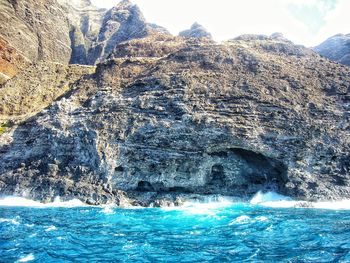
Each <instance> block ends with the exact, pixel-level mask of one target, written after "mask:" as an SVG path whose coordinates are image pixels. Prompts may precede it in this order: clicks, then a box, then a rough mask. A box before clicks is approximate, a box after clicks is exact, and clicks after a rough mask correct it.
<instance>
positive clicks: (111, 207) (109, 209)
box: [102, 204, 115, 215]
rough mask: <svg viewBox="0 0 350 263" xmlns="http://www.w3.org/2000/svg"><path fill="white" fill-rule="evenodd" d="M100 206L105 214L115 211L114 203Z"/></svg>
mask: <svg viewBox="0 0 350 263" xmlns="http://www.w3.org/2000/svg"><path fill="white" fill-rule="evenodd" d="M102 207H103V210H102V213H104V214H106V215H113V214H114V213H115V211H114V208H115V205H113V204H108V205H104V206H102Z"/></svg>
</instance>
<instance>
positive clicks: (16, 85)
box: [0, 1, 350, 206]
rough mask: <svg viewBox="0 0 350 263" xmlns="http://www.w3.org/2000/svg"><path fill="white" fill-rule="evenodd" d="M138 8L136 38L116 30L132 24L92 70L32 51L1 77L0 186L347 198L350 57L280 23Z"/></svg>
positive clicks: (74, 194) (81, 192)
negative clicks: (162, 19)
mask: <svg viewBox="0 0 350 263" xmlns="http://www.w3.org/2000/svg"><path fill="white" fill-rule="evenodd" d="M129 4H130V3H129V2H128V1H123V3H122V4H121V6H119V7H116V8H114V9H113V10H111V11H110V12H109V13H108V15H109V16H111V19H112V18H113V19H119V18H120V16H118V10H119V9H120V8H122V10H124V11H123V12H122V13H123V14H124V15H125V8H126V9H128V8H129V7H128V6H129ZM118 8H119V9H118ZM130 8H131V11H130V14H129V15H130V16H131V18H132V19H131V20H128V17H125V16H123V17H122V19H123V21H124V20H125V19H126V20H125V21H126V22H125V25H127V27H128V28H129V29H130V24H129V23H130V21H136V22H137V23H136V22H135V23H136V25H137V27H135V28H137V30H136V29H135V30H136V31H135V32H139V33H140V35H135V37H133V38H126V39H124V38H123V39H122V40H120V38H119V37H117V36H119V35H120V34H121V35H122V36H123V37H124V36H125V35H124V33H125V32H129V31H123V32H120V31H118V30H119V29H120V28H119V29H116V28H114V29H113V30H116V31H115V32H114V33H115V34H113V35H114V36H116V39H117V40H118V41H114V42H113V41H112V40H113V38H109V40H111V41H112V42H113V43H114V44H113V45H114V46H110V47H109V48H108V52H107V53H104V54H103V55H101V56H100V55H98V59H96V60H95V58H94V61H101V63H99V64H97V66H96V68H95V67H86V66H78V65H76V66H67V65H64V64H60V63H54V64H53V63H52V62H40V63H44V64H40V63H38V62H33V63H34V66H32V67H30V69H31V71H24V72H23V73H19V74H17V76H15V77H14V78H13V79H11V80H8V81H6V82H5V83H4V84H3V85H2V86H1V87H0V94H4V95H3V96H2V98H1V99H2V107H0V117H1V121H2V122H3V125H4V127H6V128H5V129H4V132H1V134H0V194H1V195H16V196H23V197H27V198H30V199H34V200H40V201H42V202H52V201H53V200H54V198H55V197H56V196H60V197H61V198H62V199H63V200H69V199H72V198H77V199H79V200H81V201H82V202H84V203H87V204H92V205H96V204H105V203H115V204H117V205H119V204H122V203H123V202H124V201H125V200H126V199H127V200H128V202H130V203H131V204H133V205H140V206H169V205H173V204H175V205H177V204H180V203H181V202H182V199H183V197H184V196H186V195H188V194H190V195H212V194H221V195H228V196H237V197H241V198H247V199H250V198H251V197H252V196H253V195H254V194H256V193H257V192H258V191H276V192H278V193H280V194H284V195H288V196H291V197H295V198H297V199H299V200H305V201H315V200H340V199H347V198H350V181H349V179H350V174H349V173H350V155H349V153H350V132H349V131H350V126H349V123H350V114H349V110H350V94H349V91H350V68H349V67H346V66H343V65H340V64H337V63H334V62H331V61H329V60H327V59H325V58H322V57H321V56H319V55H318V54H317V53H315V52H313V51H312V50H311V49H308V48H305V47H302V46H298V45H294V44H293V43H292V42H290V41H288V40H286V39H285V38H283V36H281V35H279V34H275V35H273V36H254V35H246V36H242V37H239V38H236V39H233V40H230V41H227V42H224V43H220V44H219V43H216V42H214V41H213V40H211V39H210V38H207V37H206V36H205V37H203V38H202V37H201V36H200V37H192V35H191V34H190V36H191V37H186V36H183V37H181V36H178V37H175V36H171V35H169V34H168V33H167V32H164V30H163V31H162V30H161V29H160V28H159V27H151V26H150V25H149V24H147V23H145V22H144V20H143V19H141V18H142V16H141V15H140V13H139V10H138V9H136V8H135V7H133V6H132V7H130ZM128 10H129V9H128ZM104 23H106V26H107V25H110V24H109V23H108V20H105V21H104ZM112 24H113V23H112ZM139 26H140V27H139ZM121 28H123V27H121ZM154 28H156V30H155V29H154ZM139 29H140V30H139ZM141 29H142V30H141ZM144 30H145V31H144ZM101 32H102V31H101ZM103 32H110V30H106V31H103ZM128 34H129V33H128ZM119 40H120V41H119ZM119 42H120V43H119ZM102 43H103V44H105V42H102ZM90 44H91V43H90ZM97 46H98V45H97ZM97 46H96V47H97ZM104 50H106V49H104ZM94 54H96V53H94ZM66 60H67V59H66ZM92 64H93V63H92ZM37 69H39V70H38V74H35V70H37ZM42 69H45V70H42ZM39 71H40V72H39ZM43 72H44V73H43ZM43 74H44V75H43ZM43 76H44V77H43ZM14 90H16V92H15V94H17V95H18V92H17V91H20V93H19V94H20V95H18V97H15V99H14V97H12V96H11V91H14ZM1 92H3V93H1ZM28 93H30V96H31V98H32V100H33V101H35V102H36V103H35V105H34V104H33V105H32V104H31V103H28V101H26V100H25V99H23V98H25V97H26V96H27V94H28ZM16 103H17V104H16ZM6 105H7V106H6ZM25 113H28V114H25ZM29 113H30V114H29Z"/></svg>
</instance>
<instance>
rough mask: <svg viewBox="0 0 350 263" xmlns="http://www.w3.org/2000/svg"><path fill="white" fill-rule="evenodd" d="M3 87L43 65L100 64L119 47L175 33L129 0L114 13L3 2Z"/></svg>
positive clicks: (60, 2)
mask: <svg viewBox="0 0 350 263" xmlns="http://www.w3.org/2000/svg"><path fill="white" fill-rule="evenodd" d="M0 14H1V16H0V55H1V56H0V83H2V82H5V81H6V80H7V79H10V78H12V77H13V76H15V75H16V74H17V73H18V72H20V71H21V69H22V68H23V67H24V65H28V64H31V63H36V62H37V61H41V62H42V61H45V62H48V63H50V62H55V63H61V64H63V65H67V64H81V65H94V64H96V63H98V62H102V61H104V60H105V59H106V58H107V57H108V55H109V54H110V53H111V52H112V51H113V49H114V48H115V46H117V45H118V44H119V43H121V42H124V41H128V40H131V39H134V38H142V37H146V36H148V35H151V34H169V32H168V31H167V30H166V29H164V28H162V27H160V26H157V25H154V24H149V23H147V22H146V21H145V19H144V17H143V15H142V13H141V11H140V10H139V8H138V7H137V6H136V5H134V4H132V3H131V2H130V1H128V0H124V1H122V2H120V3H118V4H117V5H116V6H115V7H113V8H112V9H110V10H105V9H101V8H97V7H95V6H93V5H92V4H91V2H90V1H89V0H74V1H70V0H57V1H56V0H49V1H43V0H39V1H37V0H0Z"/></svg>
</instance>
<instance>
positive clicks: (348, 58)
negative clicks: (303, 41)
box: [314, 34, 350, 66]
mask: <svg viewBox="0 0 350 263" xmlns="http://www.w3.org/2000/svg"><path fill="white" fill-rule="evenodd" d="M314 50H315V51H316V52H317V53H319V54H320V55H322V56H324V57H326V58H328V59H330V60H332V61H336V62H339V63H341V64H344V65H347V66H350V34H346V35H345V34H338V35H335V36H333V37H330V38H328V39H327V40H326V41H324V42H323V43H322V44H320V45H318V46H317V47H315V48H314Z"/></svg>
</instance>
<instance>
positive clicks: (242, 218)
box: [228, 215, 250, 226]
mask: <svg viewBox="0 0 350 263" xmlns="http://www.w3.org/2000/svg"><path fill="white" fill-rule="evenodd" d="M249 221H250V217H249V216H246V215H243V216H239V217H237V218H236V219H234V220H232V221H231V222H230V223H229V224H228V225H229V226H232V225H235V224H245V223H248V222H249Z"/></svg>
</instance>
